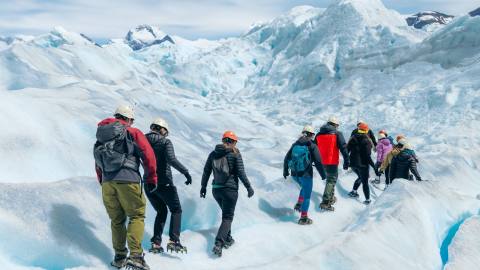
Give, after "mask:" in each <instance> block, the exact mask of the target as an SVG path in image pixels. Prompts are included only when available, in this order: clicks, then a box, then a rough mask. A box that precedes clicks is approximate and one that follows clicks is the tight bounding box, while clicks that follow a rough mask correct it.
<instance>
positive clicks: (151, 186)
mask: <svg viewBox="0 0 480 270" xmlns="http://www.w3.org/2000/svg"><path fill="white" fill-rule="evenodd" d="M157 188H158V186H157V184H150V183H148V184H147V191H148V193H153V192H155V191H156V190H157Z"/></svg>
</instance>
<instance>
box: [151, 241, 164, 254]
mask: <svg viewBox="0 0 480 270" xmlns="http://www.w3.org/2000/svg"><path fill="white" fill-rule="evenodd" d="M148 252H150V253H154V254H159V253H163V252H164V250H163V248H162V246H161V243H159V242H152V247H151V248H150V249H149V250H148Z"/></svg>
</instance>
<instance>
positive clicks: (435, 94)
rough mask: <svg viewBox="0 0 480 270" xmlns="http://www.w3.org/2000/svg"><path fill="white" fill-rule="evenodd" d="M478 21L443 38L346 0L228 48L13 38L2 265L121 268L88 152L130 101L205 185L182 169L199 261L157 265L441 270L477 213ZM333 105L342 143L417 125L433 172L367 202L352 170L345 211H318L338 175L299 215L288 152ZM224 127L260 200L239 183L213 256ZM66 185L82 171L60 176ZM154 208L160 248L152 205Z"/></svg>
mask: <svg viewBox="0 0 480 270" xmlns="http://www.w3.org/2000/svg"><path fill="white" fill-rule="evenodd" d="M479 30H480V17H479V16H477V17H471V16H469V15H465V16H459V17H458V18H456V19H454V20H453V21H452V22H451V23H449V24H448V25H446V26H445V27H443V28H441V29H439V30H437V31H434V32H433V33H428V32H425V31H420V30H415V29H413V28H411V27H408V26H407V25H406V24H405V21H404V19H403V18H402V17H401V16H400V15H399V14H398V13H396V12H393V11H390V10H387V9H386V8H385V7H384V6H383V4H382V3H381V2H380V1H378V0H340V1H335V3H333V4H332V5H331V6H330V7H329V8H328V9H326V10H321V9H316V8H312V7H301V8H296V9H294V10H292V11H291V12H289V13H288V14H285V15H283V16H280V17H279V18H276V19H274V20H273V21H271V22H267V23H263V24H258V25H256V26H255V27H253V28H252V29H251V30H250V31H249V32H248V33H246V34H245V35H243V36H241V37H237V38H229V39H224V40H219V41H206V40H197V41H189V40H185V39H182V38H181V37H176V36H171V38H172V39H173V40H174V41H175V44H172V43H171V42H164V43H162V44H159V45H153V46H150V45H151V44H150V43H148V42H147V43H148V44H146V43H145V44H143V45H145V46H146V47H145V48H143V49H140V50H137V51H134V50H132V48H131V47H129V45H128V44H127V43H126V42H125V40H112V41H111V43H109V44H107V45H105V46H102V47H99V46H97V45H95V44H92V42H90V41H88V40H87V39H86V38H85V37H83V36H82V35H80V34H77V33H73V32H69V31H67V30H65V29H63V28H61V27H57V28H55V29H54V30H52V31H51V32H50V33H48V34H45V35H41V36H38V37H33V38H31V39H30V38H28V39H25V40H23V41H21V40H19V41H18V42H15V43H13V44H11V45H8V46H6V47H2V48H1V49H0V74H1V75H2V76H0V105H1V108H2V118H1V120H0V124H1V126H2V127H6V128H4V129H3V130H2V133H1V134H0V138H1V140H0V160H1V161H2V162H1V163H0V171H2V174H1V176H0V181H1V182H3V183H2V184H0V194H1V195H0V228H1V230H0V254H1V255H0V263H1V264H2V265H3V266H4V267H5V268H8V269H16V268H18V269H34V268H33V267H35V266H37V267H39V268H43V269H64V268H74V269H106V268H107V267H106V265H107V264H108V262H109V261H110V260H111V258H112V256H113V254H112V250H111V244H110V229H109V220H108V217H107V216H106V213H105V210H104V207H103V205H102V202H101V199H100V198H101V197H100V194H99V190H100V187H99V185H98V184H97V183H96V180H95V179H94V178H93V176H94V170H93V158H92V153H91V149H92V145H93V142H94V139H95V138H94V134H95V127H96V123H97V122H98V121H99V120H100V119H103V118H105V117H107V116H111V114H112V112H113V110H114V108H115V107H116V106H117V105H119V104H123V103H128V104H132V105H135V111H136V114H137V119H136V121H135V126H137V127H139V128H140V129H141V130H143V131H147V130H148V126H149V124H150V121H151V120H152V119H153V118H155V117H158V116H162V117H164V118H166V119H167V121H168V122H169V124H170V126H171V134H170V138H171V139H172V141H173V143H174V145H175V150H176V153H177V156H178V158H179V160H180V161H181V162H182V163H184V164H185V165H187V166H188V168H189V169H190V170H191V174H192V176H193V178H194V183H193V186H189V187H185V186H183V177H182V176H179V175H175V176H174V179H175V181H176V182H177V181H178V179H181V181H179V183H178V184H177V186H178V188H179V194H180V198H181V199H182V207H183V210H184V212H183V213H184V214H183V217H184V219H183V221H184V222H183V229H184V230H185V231H184V234H183V242H184V243H185V244H186V245H187V247H188V249H189V254H187V255H184V256H176V255H175V254H173V255H171V254H165V255H161V256H153V255H151V254H147V260H148V262H149V263H150V264H151V265H152V268H154V269H155V268H161V267H164V266H166V267H168V268H171V269H184V268H187V267H188V268H195V269H242V268H243V269H245V268H260V269H261V268H263V269H271V268H275V269H291V268H298V267H299V266H300V267H303V268H305V269H312V268H313V269H317V268H319V267H321V269H352V268H354V269H369V270H370V269H380V268H382V269H384V268H385V267H387V268H389V269H392V270H393V269H405V268H408V269H422V270H423V269H441V268H442V267H443V263H442V256H441V247H442V243H444V241H445V239H446V238H448V232H449V230H450V228H451V227H452V226H453V225H455V223H456V222H458V221H459V220H460V219H462V218H463V217H465V216H468V215H473V214H477V213H478V210H479V209H480V205H479V202H480V200H479V199H478V198H479V197H478V195H479V194H478V193H480V192H479V190H480V188H479V185H480V184H479V181H478V179H480V175H479V174H480V173H479V171H478V168H480V163H479V160H480V154H479V152H478V151H477V150H476V149H478V148H479V147H480V139H479V138H478V136H477V134H478V133H479V132H480V131H479V128H478V127H479V126H480V122H479V121H480V120H479V119H480V110H479V108H480V106H479V104H480V95H479V91H480V77H479V76H478V74H480V61H479V59H480V58H479V56H480V38H479V37H480V35H478V33H479ZM147 45H148V46H147ZM330 115H336V116H337V118H339V119H340V122H341V125H340V130H341V131H342V132H343V133H344V135H345V136H348V135H349V134H350V131H351V130H352V129H353V128H354V126H355V124H356V123H357V121H358V120H359V119H363V120H365V121H367V122H368V123H369V125H370V127H372V128H373V129H374V130H375V131H378V130H379V129H386V130H387V131H388V132H389V133H390V134H392V135H396V134H398V133H404V134H406V135H407V137H408V138H409V140H410V142H411V143H412V144H413V145H414V147H415V151H416V152H417V154H418V155H419V158H420V163H419V166H420V168H419V171H420V174H421V175H422V177H423V178H425V179H429V180H431V181H429V182H425V183H417V182H405V181H397V182H395V183H394V185H393V186H392V187H391V188H390V189H388V190H387V191H386V192H384V193H382V194H381V195H380V193H377V195H379V197H378V198H375V197H374V198H373V199H374V200H375V201H374V202H373V203H372V205H370V206H369V207H365V206H364V205H362V204H361V201H355V200H352V199H350V198H347V197H346V193H347V192H348V191H350V189H351V187H352V182H353V180H354V179H353V178H354V176H353V175H345V176H344V175H341V176H340V180H339V183H338V184H337V191H338V193H337V197H338V198H339V201H338V202H337V204H336V205H335V208H336V211H335V212H333V213H329V212H327V213H319V212H318V204H319V203H320V194H321V193H322V192H323V185H324V182H322V181H321V180H319V179H318V178H317V176H316V178H315V180H314V191H315V192H316V193H314V195H313V201H312V204H311V210H310V214H311V217H312V218H313V220H314V224H313V225H312V226H310V227H301V226H298V225H296V220H297V218H298V216H297V215H296V214H295V213H294V212H293V209H292V208H293V204H294V203H295V201H296V199H297V195H298V188H297V187H296V186H295V184H293V183H292V182H289V181H284V180H283V178H281V173H282V163H283V157H284V154H285V153H286V151H287V150H288V148H289V147H290V145H291V143H293V142H294V141H295V139H296V138H297V136H298V134H299V132H300V130H301V128H302V126H303V125H305V124H313V125H314V127H315V128H318V127H319V126H320V125H322V124H323V123H324V122H325V120H326V119H327V118H328V117H329V116H330ZM227 129H234V130H235V131H236V133H237V134H238V135H239V137H240V141H239V144H238V147H239V149H240V151H241V152H242V155H243V157H244V161H245V165H246V171H247V175H248V176H249V178H250V179H251V181H252V184H253V186H254V187H255V191H256V195H255V196H254V197H253V198H252V199H247V198H246V192H245V191H244V190H243V189H240V198H239V203H238V211H237V212H236V216H235V220H234V225H233V229H234V237H235V239H236V240H237V242H236V244H235V246H233V247H232V248H231V249H229V250H227V251H226V252H225V254H224V256H223V257H222V258H221V259H213V258H211V255H210V251H211V248H212V245H213V238H214V235H215V232H216V229H217V226H218V223H219V221H220V218H219V210H218V207H217V205H216V203H215V201H214V200H213V198H212V196H211V193H209V194H208V197H207V199H205V200H201V199H200V198H198V197H199V194H198V193H199V190H200V186H199V180H200V176H201V172H202V168H203V165H204V164H203V163H204V161H205V159H206V156H207V154H208V153H209V152H210V151H211V150H212V149H213V147H214V145H215V144H216V143H217V142H219V138H220V136H221V133H222V132H223V131H225V130H227ZM85 175H86V177H84V176H85ZM72 177H78V178H75V179H71V178H72ZM59 179H70V180H65V181H60V182H52V181H57V180H59ZM45 181H46V182H45ZM5 182H7V183H9V182H14V183H16V184H4V183H5ZM35 182H38V183H35ZM374 191H375V192H377V190H374ZM360 196H361V198H363V197H362V193H361V192H360ZM147 216H148V217H147V230H146V232H147V233H146V235H145V243H144V246H145V248H148V239H149V238H150V235H149V233H151V230H152V224H153V220H152V219H153V216H154V215H153V211H152V209H151V208H149V210H148V212H147ZM460 230H461V229H460ZM467 231H468V230H467ZM455 238H456V237H455ZM455 238H454V240H453V241H452V244H450V246H451V247H452V248H455V247H458V246H456V245H454V243H455ZM459 239H460V240H459V241H461V238H459ZM26 247H28V252H26ZM260 247H261V249H260ZM455 250H457V249H456V248H455ZM458 250H459V249H458ZM452 254H453V253H452ZM457 255H458V256H454V257H455V258H456V259H458V260H461V259H462V257H461V256H460V255H459V254H457ZM465 255H466V256H467V257H468V254H465ZM454 257H452V259H455V258H454ZM450 258H451V257H450V252H449V259H450ZM466 260H467V261H470V259H469V258H466ZM448 264H449V262H447V265H448ZM452 264H454V261H452ZM39 268H37V269H39Z"/></svg>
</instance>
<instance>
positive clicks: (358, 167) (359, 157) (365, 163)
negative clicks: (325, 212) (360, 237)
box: [347, 123, 378, 205]
mask: <svg viewBox="0 0 480 270" xmlns="http://www.w3.org/2000/svg"><path fill="white" fill-rule="evenodd" d="M368 130H369V129H368V125H367V124H365V123H362V124H360V125H359V126H358V131H357V133H356V134H354V135H353V136H352V137H351V138H350V140H349V141H348V144H347V149H348V151H349V152H350V166H351V167H352V170H353V171H354V172H355V173H356V174H357V176H358V178H357V180H355V183H354V185H353V190H352V191H351V192H350V193H349V194H348V195H349V196H350V197H354V198H356V197H358V193H357V189H358V188H359V187H360V184H361V185H362V188H363V194H364V195H365V201H364V203H365V204H367V205H368V204H370V187H369V183H368V178H369V166H371V167H372V168H373V169H374V170H375V174H376V175H378V171H377V169H376V167H375V163H373V160H372V157H371V156H370V154H371V151H372V142H371V140H370V139H369V138H368V135H367V134H368Z"/></svg>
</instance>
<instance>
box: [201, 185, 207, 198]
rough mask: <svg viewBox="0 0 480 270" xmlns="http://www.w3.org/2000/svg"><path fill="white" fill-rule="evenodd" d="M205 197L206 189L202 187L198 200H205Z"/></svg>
mask: <svg viewBox="0 0 480 270" xmlns="http://www.w3.org/2000/svg"><path fill="white" fill-rule="evenodd" d="M205 196H207V188H206V187H202V188H201V189H200V198H205Z"/></svg>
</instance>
